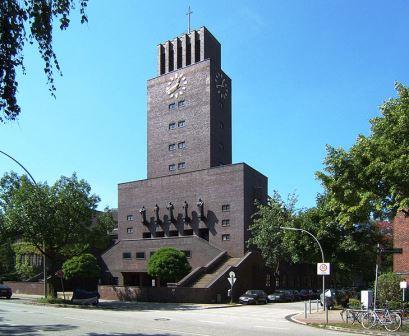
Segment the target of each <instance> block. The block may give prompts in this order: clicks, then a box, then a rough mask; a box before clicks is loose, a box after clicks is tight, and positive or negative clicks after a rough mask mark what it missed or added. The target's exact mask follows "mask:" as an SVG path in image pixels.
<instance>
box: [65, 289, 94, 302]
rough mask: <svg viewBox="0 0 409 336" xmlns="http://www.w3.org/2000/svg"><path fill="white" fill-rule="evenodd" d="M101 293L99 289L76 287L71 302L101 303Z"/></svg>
mask: <svg viewBox="0 0 409 336" xmlns="http://www.w3.org/2000/svg"><path fill="white" fill-rule="evenodd" d="M99 298H100V295H99V293H98V292H97V291H95V292H89V291H86V290H82V289H74V292H73V293H72V298H71V302H72V303H75V304H91V305H94V306H96V305H97V304H98V303H99Z"/></svg>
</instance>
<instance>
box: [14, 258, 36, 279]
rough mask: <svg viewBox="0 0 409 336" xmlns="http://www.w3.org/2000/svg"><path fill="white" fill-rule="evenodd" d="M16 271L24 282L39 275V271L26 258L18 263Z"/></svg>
mask: <svg viewBox="0 0 409 336" xmlns="http://www.w3.org/2000/svg"><path fill="white" fill-rule="evenodd" d="M15 267H16V271H17V273H18V275H19V276H20V278H21V279H22V280H28V279H30V278H31V277H33V276H34V275H36V274H38V272H37V271H38V270H37V269H36V268H35V267H34V266H32V265H30V263H29V261H28V260H27V259H25V258H23V259H22V260H18V259H17V261H16V266H15Z"/></svg>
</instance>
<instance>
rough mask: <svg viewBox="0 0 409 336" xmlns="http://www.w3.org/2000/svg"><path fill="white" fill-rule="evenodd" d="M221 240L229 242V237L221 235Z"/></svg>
mask: <svg viewBox="0 0 409 336" xmlns="http://www.w3.org/2000/svg"><path fill="white" fill-rule="evenodd" d="M222 240H223V241H229V240H230V235H229V234H224V235H222Z"/></svg>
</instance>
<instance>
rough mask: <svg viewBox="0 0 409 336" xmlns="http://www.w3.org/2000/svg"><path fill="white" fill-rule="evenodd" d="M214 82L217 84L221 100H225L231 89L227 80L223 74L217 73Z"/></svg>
mask: <svg viewBox="0 0 409 336" xmlns="http://www.w3.org/2000/svg"><path fill="white" fill-rule="evenodd" d="M214 81H215V82H216V90H217V94H218V95H219V97H220V98H221V99H225V98H226V97H227V95H228V94H229V88H228V86H227V79H226V77H224V76H223V74H222V73H221V72H219V73H217V75H216V77H215V79H214Z"/></svg>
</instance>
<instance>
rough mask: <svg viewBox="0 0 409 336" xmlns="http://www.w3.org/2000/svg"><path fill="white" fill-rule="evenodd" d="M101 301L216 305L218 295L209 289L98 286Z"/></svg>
mask: <svg viewBox="0 0 409 336" xmlns="http://www.w3.org/2000/svg"><path fill="white" fill-rule="evenodd" d="M98 291H99V294H100V295H101V299H105V300H122V301H145V302H176V303H182V302H188V303H216V302H217V293H216V292H215V291H214V290H212V289H208V288H190V287H178V288H169V287H134V286H98Z"/></svg>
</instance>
